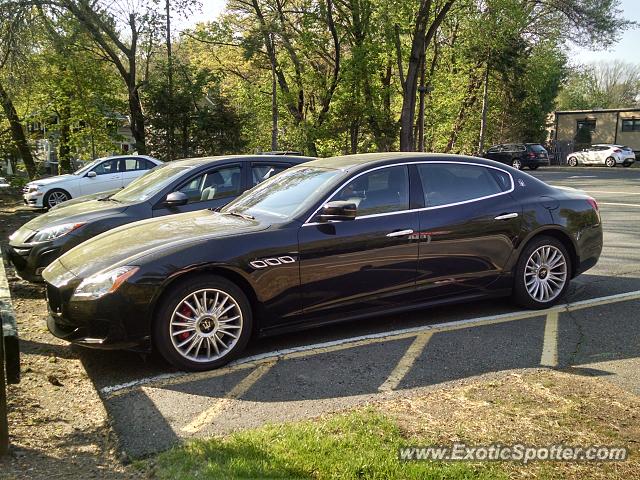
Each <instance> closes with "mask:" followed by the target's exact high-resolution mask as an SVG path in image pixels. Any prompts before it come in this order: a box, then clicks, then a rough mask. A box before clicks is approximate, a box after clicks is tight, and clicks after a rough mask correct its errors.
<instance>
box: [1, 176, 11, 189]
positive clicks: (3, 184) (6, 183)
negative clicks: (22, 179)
mask: <svg viewBox="0 0 640 480" xmlns="http://www.w3.org/2000/svg"><path fill="white" fill-rule="evenodd" d="M10 186H11V185H10V184H9V182H7V179H6V178H4V177H0V188H9V187H10Z"/></svg>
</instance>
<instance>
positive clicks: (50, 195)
mask: <svg viewBox="0 0 640 480" xmlns="http://www.w3.org/2000/svg"><path fill="white" fill-rule="evenodd" d="M67 200H71V195H69V193H68V192H65V191H64V190H62V189H60V188H54V189H53V190H50V191H48V192H47V193H46V194H45V196H44V198H43V199H42V206H43V207H44V208H47V209H49V208H51V207H55V206H56V205H58V204H60V203H62V202H66V201H67Z"/></svg>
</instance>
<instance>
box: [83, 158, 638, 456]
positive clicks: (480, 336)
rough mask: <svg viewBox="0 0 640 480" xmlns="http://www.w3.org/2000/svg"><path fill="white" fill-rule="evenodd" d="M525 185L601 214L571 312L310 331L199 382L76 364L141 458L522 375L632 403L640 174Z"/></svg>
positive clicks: (424, 315) (492, 312)
mask: <svg viewBox="0 0 640 480" xmlns="http://www.w3.org/2000/svg"><path fill="white" fill-rule="evenodd" d="M531 173H533V175H535V176H536V177H538V178H540V179H542V180H544V181H546V182H548V183H550V184H553V185H562V186H569V187H574V188H578V189H582V190H585V191H586V192H587V193H589V194H591V195H592V196H593V197H594V198H596V200H597V201H598V203H599V205H600V209H601V213H602V219H603V225H604V231H605V246H604V250H603V253H602V257H601V259H600V262H599V263H598V265H597V266H596V267H594V268H593V269H592V270H590V271H589V272H587V273H586V274H583V275H581V276H579V277H578V278H576V279H574V280H573V281H572V284H571V288H570V290H569V292H568V295H567V297H566V301H567V303H568V304H567V305H564V306H561V307H559V308H557V309H555V310H553V311H542V312H522V311H521V310H519V309H518V308H516V307H514V306H513V305H512V304H511V303H510V302H509V300H508V299H504V300H491V301H478V302H473V303H467V304H464V305H456V306H449V307H440V308H433V309H429V310H423V311H419V312H414V313H410V314H402V315H394V316H386V317H380V318H371V319H366V320H359V321H354V322H349V323H345V324H341V325H332V326H328V327H322V328H316V329H313V330H307V331H304V332H298V333H295V334H288V335H282V336H278V337H272V338H268V339H259V340H255V341H253V342H252V343H251V344H250V345H249V348H248V349H247V351H246V354H245V355H244V356H243V359H240V360H239V361H237V362H235V364H234V365H231V366H228V367H225V368H222V369H219V370H216V371H214V372H208V373H203V374H185V373H182V372H177V371H175V370H174V369H172V368H171V367H170V366H168V365H167V364H165V363H164V362H163V361H162V360H161V359H158V358H156V357H155V356H150V357H147V358H144V357H142V356H140V355H138V354H134V353H129V352H102V351H84V350H78V351H79V352H80V355H81V358H82V360H83V363H84V365H85V367H86V369H87V372H88V374H89V376H90V378H91V379H92V380H93V382H94V384H95V386H96V388H97V389H98V391H99V392H100V393H101V395H102V398H103V399H104V402H105V405H106V406H107V409H108V410H109V412H110V414H111V416H112V418H113V420H114V427H115V429H116V431H117V433H118V435H119V437H120V440H121V443H122V447H123V449H124V451H125V452H126V453H127V454H128V455H130V456H131V457H134V458H135V457H142V456H145V455H148V454H151V453H154V452H157V451H159V450H163V449H166V448H168V447H170V446H171V445H173V444H175V443H176V442H177V441H179V440H180V439H183V438H190V437H197V436H210V435H212V434H221V433H226V432H230V431H234V430H237V429H242V428H247V427H253V426H257V425H260V424H263V423H265V422H278V421H287V420H295V419H300V418H308V417H313V416H316V415H318V414H321V413H323V412H331V411H336V410H339V409H342V408H345V407H349V406H352V405H358V404H362V403H363V402H366V401H369V400H371V399H378V398H384V397H387V396H393V395H399V394H402V392H404V391H407V390H409V389H416V388H425V387H427V388H432V387H434V386H437V385H440V384H442V383H444V382H451V381H460V380H464V379H467V378H471V377H474V376H477V375H481V374H484V375H491V374H492V373H495V372H501V371H505V370H512V369H520V368H538V367H540V366H546V367H552V368H566V367H572V369H573V371H576V372H582V373H584V374H586V375H595V376H598V377H602V378H603V379H606V380H607V381H612V382H615V383H617V384H619V385H621V386H623V387H624V388H627V389H629V390H631V391H633V392H636V393H640V373H639V372H640V368H638V367H640V360H638V358H639V357H640V355H639V353H640V315H639V314H638V311H639V308H640V245H639V243H640V242H639V241H638V239H639V238H640V169H628V168H615V169H608V168H573V169H572V168H553V167H552V168H547V169H541V170H538V171H536V172H531ZM630 292H631V293H630ZM625 293H630V295H627V296H625V295H622V296H621V294H625Z"/></svg>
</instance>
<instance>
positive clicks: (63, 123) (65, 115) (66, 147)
mask: <svg viewBox="0 0 640 480" xmlns="http://www.w3.org/2000/svg"><path fill="white" fill-rule="evenodd" d="M58 118H59V119H60V137H59V139H58V162H59V164H58V165H59V167H58V173H61V174H62V173H71V139H70V136H71V128H70V126H69V122H70V120H71V108H70V107H69V104H68V103H65V105H64V106H63V107H62V110H61V111H60V113H59V114H58Z"/></svg>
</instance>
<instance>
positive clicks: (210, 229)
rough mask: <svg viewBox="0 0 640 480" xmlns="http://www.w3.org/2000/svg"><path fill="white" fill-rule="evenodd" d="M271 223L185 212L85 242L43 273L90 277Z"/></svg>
mask: <svg viewBox="0 0 640 480" xmlns="http://www.w3.org/2000/svg"><path fill="white" fill-rule="evenodd" d="M269 226H270V224H265V223H262V222H260V221H258V220H249V219H244V218H240V217H236V216H232V215H223V214H221V213H216V212H213V211H211V210H200V211H196V212H189V213H182V214H177V215H171V216H168V217H160V218H153V219H149V220H142V221H139V222H134V223H130V224H127V225H123V226H122V227H118V228H115V229H113V230H110V231H108V232H105V233H103V234H101V235H98V236H97V237H94V238H92V239H90V240H87V241H86V242H84V243H81V244H80V245H78V246H77V247H75V248H73V249H71V250H69V251H68V252H67V253H65V254H64V255H62V256H61V257H60V258H58V260H56V261H55V262H53V263H52V264H51V265H50V266H49V267H48V268H47V269H46V270H45V272H44V273H43V276H44V278H45V280H47V281H50V280H51V281H52V282H51V283H54V281H55V276H56V275H57V274H56V271H57V272H58V273H60V267H63V269H64V270H67V271H69V272H71V273H72V274H73V275H74V276H76V277H80V278H86V277H88V276H90V275H93V274H94V273H97V272H99V271H101V270H104V269H107V268H111V267H118V266H121V265H126V264H133V265H135V264H136V260H138V259H140V258H141V257H143V256H145V255H150V254H154V253H158V252H159V251H162V250H167V251H169V250H171V249H173V248H176V247H179V246H184V245H186V244H190V243H195V242H198V241H202V240H209V239H213V238H217V237H225V236H231V235H239V234H242V233H248V232H252V231H259V230H264V229H266V228H268V227H269Z"/></svg>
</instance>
